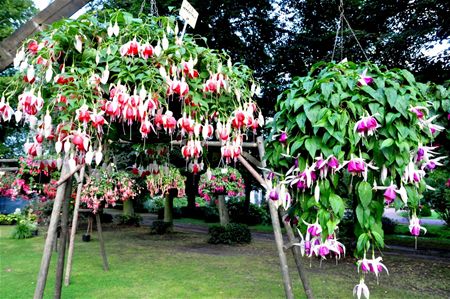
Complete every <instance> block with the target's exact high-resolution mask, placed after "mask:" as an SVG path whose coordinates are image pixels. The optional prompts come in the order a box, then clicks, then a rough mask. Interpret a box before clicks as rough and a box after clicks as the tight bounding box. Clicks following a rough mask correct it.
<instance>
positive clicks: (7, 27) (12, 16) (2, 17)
mask: <svg viewBox="0 0 450 299" xmlns="http://www.w3.org/2000/svg"><path fill="white" fill-rule="evenodd" d="M0 7H1V8H2V9H1V10H0V40H3V39H4V38H6V37H8V36H10V35H11V33H13V32H14V30H16V29H17V28H19V27H20V26H21V25H22V24H24V23H25V22H26V21H28V20H29V19H30V18H31V17H32V16H34V14H36V12H37V9H36V7H34V3H33V1H32V0H0Z"/></svg>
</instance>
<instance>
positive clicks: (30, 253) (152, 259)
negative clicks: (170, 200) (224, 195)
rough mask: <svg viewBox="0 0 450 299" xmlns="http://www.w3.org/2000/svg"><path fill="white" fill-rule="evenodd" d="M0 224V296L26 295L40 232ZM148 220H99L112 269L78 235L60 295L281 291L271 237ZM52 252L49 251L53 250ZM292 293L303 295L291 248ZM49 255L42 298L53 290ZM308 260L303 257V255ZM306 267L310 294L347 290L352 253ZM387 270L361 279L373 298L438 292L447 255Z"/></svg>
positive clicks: (392, 261) (448, 266) (395, 260)
mask: <svg viewBox="0 0 450 299" xmlns="http://www.w3.org/2000/svg"><path fill="white" fill-rule="evenodd" d="M11 230H12V227H10V226H0V298H2V299H9V298H14V299H17V298H32V296H33V293H34V287H35V282H36V277H37V272H38V268H39V264H40V259H41V254H42V248H43V243H44V238H43V237H42V235H41V236H39V237H36V238H32V239H26V240H13V239H10V237H9V235H10V233H11ZM148 232H149V229H148V228H144V227H140V228H134V227H133V228H126V227H125V228H124V227H115V226H109V227H108V226H106V227H105V240H106V250H107V254H108V259H109V263H110V268H111V269H110V271H109V272H104V271H103V270H102V261H101V258H100V255H99V243H98V242H97V236H96V235H95V232H94V235H93V241H91V242H89V243H83V242H81V240H80V239H81V235H80V234H78V235H77V243H76V245H75V258H74V267H73V276H72V284H71V285H70V286H69V287H64V288H63V298H283V297H284V291H283V287H282V281H281V275H280V271H279V264H278V256H277V254H276V250H275V244H274V243H273V242H272V241H265V240H254V241H252V243H251V244H249V245H245V246H225V245H210V244H207V243H206V242H205V240H206V235H204V234H197V233H181V232H176V233H174V234H170V235H164V236H159V235H150V234H149V233H148ZM55 257H56V256H54V258H55ZM288 258H289V263H290V265H291V267H290V268H291V277H292V278H293V280H294V285H293V288H294V291H295V294H296V298H304V296H303V295H302V289H301V285H300V283H299V279H298V275H297V273H296V272H294V269H295V267H294V263H293V259H292V256H291V255H290V254H289V255H288ZM54 261H55V259H53V262H52V265H51V268H50V269H51V270H52V271H51V272H50V274H49V281H48V284H47V288H46V293H45V298H52V297H53V286H54ZM304 261H305V263H306V264H309V261H308V260H307V259H304ZM311 262H312V267H311V268H309V267H307V274H308V277H309V278H310V280H311V285H312V288H313V291H314V293H315V297H316V298H351V297H352V289H353V286H354V285H355V284H356V283H357V281H358V274H357V272H356V268H355V266H354V262H355V260H354V259H353V258H346V259H344V260H342V261H341V262H340V263H339V265H338V266H336V265H335V263H334V262H333V261H325V262H324V263H323V265H322V268H319V263H318V261H317V260H316V259H313V260H312V261H311ZM384 262H385V264H386V266H387V267H388V268H389V271H390V276H387V275H385V274H382V275H381V277H380V285H379V286H377V283H376V279H375V278H374V277H373V276H370V277H368V278H367V279H366V282H367V283H368V285H369V288H370V290H371V298H418V297H420V298H421V299H422V298H444V297H448V294H449V293H450V285H449V283H448V277H450V261H448V260H446V261H445V260H443V261H440V260H427V259H423V258H422V257H415V258H411V257H401V256H390V255H389V256H385V257H384Z"/></svg>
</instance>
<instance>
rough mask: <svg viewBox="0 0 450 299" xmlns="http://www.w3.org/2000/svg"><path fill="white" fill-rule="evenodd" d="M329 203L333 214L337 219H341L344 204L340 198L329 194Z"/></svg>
mask: <svg viewBox="0 0 450 299" xmlns="http://www.w3.org/2000/svg"><path fill="white" fill-rule="evenodd" d="M329 201H330V205H331V208H332V209H333V212H334V213H335V214H336V215H337V216H338V217H339V218H342V217H343V216H344V210H345V204H344V201H343V200H342V198H341V197H340V196H339V195H337V194H334V193H331V194H330V196H329Z"/></svg>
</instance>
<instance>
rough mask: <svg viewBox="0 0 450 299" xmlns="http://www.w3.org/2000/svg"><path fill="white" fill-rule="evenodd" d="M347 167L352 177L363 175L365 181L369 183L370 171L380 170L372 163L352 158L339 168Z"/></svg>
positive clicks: (359, 158)
mask: <svg viewBox="0 0 450 299" xmlns="http://www.w3.org/2000/svg"><path fill="white" fill-rule="evenodd" d="M345 166H347V170H348V172H349V173H350V174H351V175H358V176H360V175H362V176H363V178H364V181H367V173H368V171H369V168H370V169H373V170H378V167H376V166H374V165H372V163H366V162H365V161H364V159H363V158H362V157H356V158H355V157H353V155H352V157H351V159H350V160H348V161H345V162H344V163H343V164H342V165H341V166H340V167H339V168H338V170H339V169H341V168H343V167H345Z"/></svg>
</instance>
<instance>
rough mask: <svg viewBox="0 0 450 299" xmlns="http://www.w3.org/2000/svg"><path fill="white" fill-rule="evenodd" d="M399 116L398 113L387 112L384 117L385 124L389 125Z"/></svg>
mask: <svg viewBox="0 0 450 299" xmlns="http://www.w3.org/2000/svg"><path fill="white" fill-rule="evenodd" d="M399 116H400V113H392V112H389V113H388V114H387V115H386V124H388V125H389V124H391V123H392V122H393V121H394V120H395V119H397V118H398V117H399Z"/></svg>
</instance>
